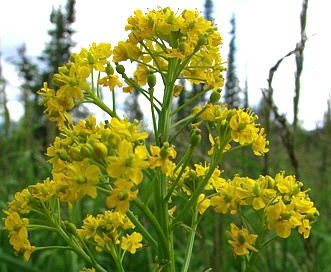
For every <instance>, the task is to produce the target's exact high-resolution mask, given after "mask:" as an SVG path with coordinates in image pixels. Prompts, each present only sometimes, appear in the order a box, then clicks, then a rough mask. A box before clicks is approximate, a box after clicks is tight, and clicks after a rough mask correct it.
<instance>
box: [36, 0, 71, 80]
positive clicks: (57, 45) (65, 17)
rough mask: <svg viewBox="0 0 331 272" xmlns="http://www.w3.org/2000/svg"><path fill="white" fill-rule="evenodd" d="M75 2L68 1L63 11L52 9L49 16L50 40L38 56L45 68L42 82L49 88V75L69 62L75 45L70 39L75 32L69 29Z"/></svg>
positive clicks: (60, 8)
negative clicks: (51, 26) (50, 25)
mask: <svg viewBox="0 0 331 272" xmlns="http://www.w3.org/2000/svg"><path fill="white" fill-rule="evenodd" d="M75 2H76V1H75V0H68V1H67V4H66V7H65V11H63V9H62V7H61V6H60V7H59V8H58V9H54V8H53V10H52V12H51V15H50V22H51V23H52V24H53V25H54V29H51V30H49V31H48V34H49V36H50V37H51V39H50V41H49V42H48V43H46V46H45V49H44V50H43V52H42V55H41V56H40V59H41V60H42V61H43V62H44V63H45V67H46V69H45V70H44V72H43V73H42V82H48V83H49V84H50V86H51V80H52V79H51V78H50V77H51V75H53V74H55V73H57V69H58V67H59V66H62V65H64V64H66V63H67V62H68V61H69V57H70V54H71V48H73V47H74V46H75V45H76V43H75V42H74V41H73V39H72V35H73V34H74V33H75V31H74V30H73V29H72V27H71V25H72V24H73V23H74V22H75Z"/></svg>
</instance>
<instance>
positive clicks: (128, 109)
mask: <svg viewBox="0 0 331 272" xmlns="http://www.w3.org/2000/svg"><path fill="white" fill-rule="evenodd" d="M139 95H140V92H138V91H137V90H133V91H132V94H131V95H130V96H128V97H127V98H126V99H125V102H124V111H125V113H126V115H127V117H128V118H129V120H130V121H131V122H132V121H133V120H135V119H136V120H138V121H140V120H143V119H144V113H143V112H142V110H141V107H140V104H139Z"/></svg>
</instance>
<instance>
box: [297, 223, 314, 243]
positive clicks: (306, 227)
mask: <svg viewBox="0 0 331 272" xmlns="http://www.w3.org/2000/svg"><path fill="white" fill-rule="evenodd" d="M310 230H311V225H310V222H309V220H308V219H303V220H302V224H301V225H300V226H299V228H298V232H299V233H300V234H302V235H303V238H305V239H307V238H308V237H309V234H310Z"/></svg>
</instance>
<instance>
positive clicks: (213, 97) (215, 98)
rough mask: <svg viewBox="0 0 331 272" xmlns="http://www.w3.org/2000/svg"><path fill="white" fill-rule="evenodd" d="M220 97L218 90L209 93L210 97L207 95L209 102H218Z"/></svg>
mask: <svg viewBox="0 0 331 272" xmlns="http://www.w3.org/2000/svg"><path fill="white" fill-rule="evenodd" d="M220 98H221V94H220V92H218V91H216V92H212V93H211V94H210V97H209V102H210V103H216V102H218V101H219V100H220Z"/></svg>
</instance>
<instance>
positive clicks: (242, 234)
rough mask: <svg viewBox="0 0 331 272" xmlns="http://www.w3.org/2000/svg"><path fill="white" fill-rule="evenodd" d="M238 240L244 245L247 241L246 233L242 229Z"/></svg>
mask: <svg viewBox="0 0 331 272" xmlns="http://www.w3.org/2000/svg"><path fill="white" fill-rule="evenodd" d="M238 242H239V243H240V244H242V245H243V244H245V242H246V235H245V233H244V232H243V231H242V230H239V231H238Z"/></svg>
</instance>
